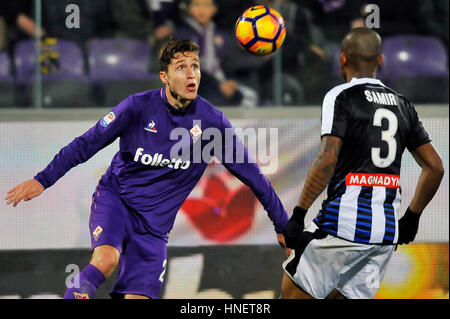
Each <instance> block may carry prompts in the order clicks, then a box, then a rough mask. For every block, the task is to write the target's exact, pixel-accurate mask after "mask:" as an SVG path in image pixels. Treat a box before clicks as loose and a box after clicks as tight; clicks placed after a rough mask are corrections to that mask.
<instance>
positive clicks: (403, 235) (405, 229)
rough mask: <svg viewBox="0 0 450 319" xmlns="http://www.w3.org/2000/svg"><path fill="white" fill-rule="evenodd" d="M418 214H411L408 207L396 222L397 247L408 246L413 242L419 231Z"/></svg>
mask: <svg viewBox="0 0 450 319" xmlns="http://www.w3.org/2000/svg"><path fill="white" fill-rule="evenodd" d="M419 219H420V214H417V213H414V212H412V211H411V210H410V209H409V207H408V209H407V210H406V213H405V215H403V217H402V218H400V219H399V221H398V241H397V243H398V244H399V245H402V244H409V242H411V241H413V240H414V238H415V237H416V234H417V229H419Z"/></svg>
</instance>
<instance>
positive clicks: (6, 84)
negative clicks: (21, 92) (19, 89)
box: [0, 51, 15, 107]
mask: <svg viewBox="0 0 450 319" xmlns="http://www.w3.org/2000/svg"><path fill="white" fill-rule="evenodd" d="M14 104H15V103H14V78H13V77H12V75H11V60H10V58H9V55H8V53H7V52H6V51H3V52H0V107H12V106H14Z"/></svg>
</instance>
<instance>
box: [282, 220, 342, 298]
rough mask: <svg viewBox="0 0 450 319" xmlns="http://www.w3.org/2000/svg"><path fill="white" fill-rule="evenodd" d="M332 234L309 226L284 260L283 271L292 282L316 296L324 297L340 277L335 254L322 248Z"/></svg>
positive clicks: (310, 294) (308, 293)
mask: <svg viewBox="0 0 450 319" xmlns="http://www.w3.org/2000/svg"><path fill="white" fill-rule="evenodd" d="M331 237H332V236H330V235H328V234H326V233H325V232H323V231H321V230H320V229H317V227H310V228H309V229H307V230H306V231H304V232H303V233H302V236H301V240H300V243H299V245H298V246H297V247H296V248H295V249H293V250H292V252H291V255H290V256H289V257H288V259H287V260H286V261H285V262H284V263H283V268H284V270H285V274H286V275H287V276H289V278H290V279H291V280H292V281H293V282H294V285H296V286H298V287H299V288H300V289H301V290H303V292H305V293H306V294H307V295H309V296H312V297H314V298H318V299H323V298H326V297H327V296H328V295H329V294H330V293H331V291H332V290H333V289H334V288H335V287H336V285H337V283H338V279H339V272H338V270H336V269H334V268H335V263H334V261H335V258H336V257H335V256H333V255H330V254H329V251H328V250H327V249H324V247H327V246H329V242H330V240H331V239H332V238H331ZM286 282H289V281H287V280H286V281H285V283H286ZM290 286H291V285H289V286H287V287H290ZM292 289H293V288H292Z"/></svg>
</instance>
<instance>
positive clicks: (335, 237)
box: [281, 28, 443, 298]
mask: <svg viewBox="0 0 450 319" xmlns="http://www.w3.org/2000/svg"><path fill="white" fill-rule="evenodd" d="M382 62H383V55H382V54H381V38H380V36H379V35H378V34H377V33H376V32H375V31H373V30H370V29H367V28H356V29H353V30H351V31H350V32H349V33H348V34H347V35H346V36H345V37H344V39H343V41H342V46H341V53H340V68H341V72H342V75H343V77H344V79H345V81H346V83H345V84H342V85H338V86H336V87H335V88H333V89H331V90H330V91H329V92H328V93H327V94H326V95H325V98H324V100H323V105H322V127H321V143H320V147H319V151H318V154H317V156H316V157H315V159H314V161H313V162H312V165H311V167H310V169H309V172H308V175H307V177H306V180H305V184H304V187H303V190H302V192H301V195H300V198H299V201H298V204H297V206H296V207H295V208H294V212H293V214H292V216H291V218H290V220H289V222H288V224H287V225H286V228H285V230H284V237H285V240H286V245H287V247H288V248H292V251H291V254H290V256H289V257H288V259H287V260H286V261H285V262H284V263H283V267H284V270H285V272H284V277H283V281H282V287H281V289H282V297H283V298H373V297H374V296H375V294H376V292H377V290H378V287H379V284H380V282H381V280H382V278H383V276H384V273H385V270H386V267H387V264H388V262H389V259H390V257H391V255H392V253H393V252H394V250H395V247H396V245H397V244H407V243H409V242H411V241H413V240H414V238H415V235H416V233H417V229H418V226H419V218H420V215H421V213H422V212H423V210H424V208H425V207H426V206H427V204H428V203H429V202H430V200H431V199H432V198H433V196H434V194H435V193H436V191H437V189H438V187H439V185H440V182H441V179H442V176H443V165H442V161H441V158H440V156H439V155H438V153H437V152H436V150H435V149H434V147H433V145H432V144H431V140H430V138H429V136H428V134H427V132H426V131H425V129H424V128H423V126H422V123H421V121H420V120H419V118H418V115H417V113H416V111H415V109H414V107H413V105H412V104H411V103H410V102H409V101H408V100H407V99H406V98H405V97H404V96H402V95H400V94H398V93H396V92H394V91H393V90H391V89H389V88H388V87H386V86H385V85H384V84H383V83H382V82H381V81H379V80H378V79H376V72H377V69H378V67H379V66H380V65H381V64H382ZM405 148H406V149H408V151H409V152H411V153H412V155H413V157H414V159H415V160H416V161H417V163H418V164H419V166H420V167H421V168H422V172H421V174H420V177H419V180H418V182H417V186H416V189H415V194H414V197H413V198H412V200H411V203H410V204H409V207H408V209H407V210H406V213H405V214H404V215H403V217H402V218H400V219H398V216H399V207H400V198H401V189H400V184H399V182H400V165H401V158H402V154H403V152H404V150H405ZM327 186H328V188H327V198H326V199H325V200H324V201H323V202H322V207H321V209H320V210H319V213H318V215H317V216H316V217H315V218H314V220H313V223H312V224H311V228H309V229H306V230H305V231H303V228H304V217H305V215H306V212H307V210H308V209H309V208H310V206H311V205H312V203H313V202H314V201H315V200H316V199H317V197H318V196H319V195H320V193H321V192H322V191H323V190H324V189H325V187H327ZM374 280H375V281H377V282H374Z"/></svg>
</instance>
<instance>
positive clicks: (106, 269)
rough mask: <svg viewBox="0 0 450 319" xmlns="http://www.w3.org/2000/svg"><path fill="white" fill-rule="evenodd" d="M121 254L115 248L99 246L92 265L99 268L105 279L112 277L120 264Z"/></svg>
mask: <svg viewBox="0 0 450 319" xmlns="http://www.w3.org/2000/svg"><path fill="white" fill-rule="evenodd" d="M119 258H120V253H119V251H118V250H117V249H116V248H114V247H108V246H99V247H97V248H95V250H94V253H93V255H92V259H91V264H93V265H94V266H95V267H97V268H98V269H99V270H100V271H101V272H102V273H103V274H104V275H105V277H109V276H111V274H112V273H113V271H114V269H115V268H116V267H117V264H118V263H119Z"/></svg>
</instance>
